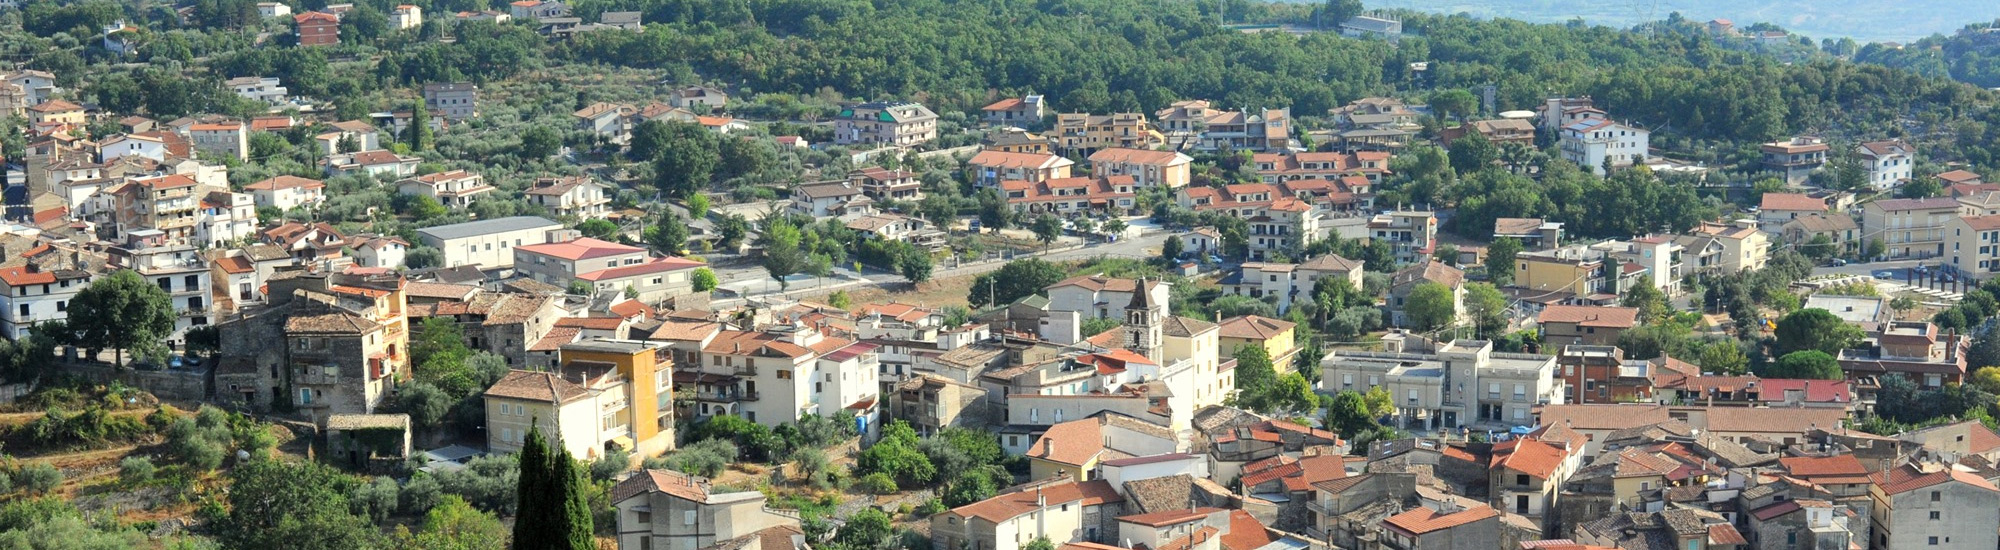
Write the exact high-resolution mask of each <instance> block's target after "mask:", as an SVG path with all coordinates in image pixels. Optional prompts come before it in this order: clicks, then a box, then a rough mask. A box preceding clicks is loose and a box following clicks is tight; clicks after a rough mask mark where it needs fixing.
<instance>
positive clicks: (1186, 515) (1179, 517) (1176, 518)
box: [1118, 508, 1224, 527]
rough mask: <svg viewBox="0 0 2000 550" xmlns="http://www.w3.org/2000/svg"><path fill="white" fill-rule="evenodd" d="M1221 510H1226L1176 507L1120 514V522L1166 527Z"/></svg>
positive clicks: (1204, 516)
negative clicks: (1143, 512) (1125, 514)
mask: <svg viewBox="0 0 2000 550" xmlns="http://www.w3.org/2000/svg"><path fill="white" fill-rule="evenodd" d="M1221 511H1224V510H1223V509H1221V508H1190V509H1179V508H1176V509H1173V510H1162V511H1159V512H1153V513H1150V514H1133V515H1129V516H1119V517H1118V522H1119V523H1137V524H1139V525H1144V526H1147V527H1165V526H1168V525H1177V524H1181V523H1187V522H1190V521H1195V520H1199V519H1203V518H1206V517H1208V515H1209V514H1213V513H1216V512H1221Z"/></svg>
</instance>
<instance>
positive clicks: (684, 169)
mask: <svg viewBox="0 0 2000 550" xmlns="http://www.w3.org/2000/svg"><path fill="white" fill-rule="evenodd" d="M668 134H669V135H668V136H667V138H666V139H665V141H663V142H662V143H661V144H660V148H659V152H658V155H657V156H655V157H654V159H653V184H654V186H655V187H657V188H659V190H660V192H662V193H666V194H667V196H669V197H674V198H682V197H687V196H689V195H692V194H695V193H700V192H702V191H703V190H704V189H706V188H707V187H708V184H709V183H710V182H711V181H712V180H713V178H714V177H715V170H716V169H717V167H719V166H720V165H721V164H722V152H721V150H720V148H719V146H718V145H717V143H716V139H715V137H714V136H713V135H712V133H711V132H709V131H708V130H707V129H705V128H702V127H701V126H700V125H698V124H690V123H673V124H671V125H669V126H668Z"/></svg>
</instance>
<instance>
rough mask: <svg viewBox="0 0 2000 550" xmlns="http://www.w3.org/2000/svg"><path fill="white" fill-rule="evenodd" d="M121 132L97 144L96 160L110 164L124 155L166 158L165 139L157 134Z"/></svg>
mask: <svg viewBox="0 0 2000 550" xmlns="http://www.w3.org/2000/svg"><path fill="white" fill-rule="evenodd" d="M149 134H152V133H151V132H147V133H145V134H122V135H117V136H112V137H111V139H108V140H105V141H104V143H101V144H99V145H98V148H97V157H98V158H97V160H98V162H102V163H105V164H110V163H111V161H115V160H118V159H121V158H125V157H143V158H149V159H153V160H159V161H164V160H167V141H166V139H164V138H162V137H160V136H158V135H149Z"/></svg>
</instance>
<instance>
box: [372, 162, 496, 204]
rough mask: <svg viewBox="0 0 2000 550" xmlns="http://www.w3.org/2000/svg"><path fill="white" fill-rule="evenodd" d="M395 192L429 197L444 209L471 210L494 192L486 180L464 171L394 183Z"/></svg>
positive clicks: (438, 173) (425, 175)
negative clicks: (474, 204) (476, 202)
mask: <svg viewBox="0 0 2000 550" xmlns="http://www.w3.org/2000/svg"><path fill="white" fill-rule="evenodd" d="M396 191H397V192H398V193H402V194H405V195H420V196H425V197H430V198H431V199H434V200H436V201H437V202H438V204H441V205H444V207H445V208H471V207H472V203H473V201H477V200H479V199H481V198H484V197H486V196H487V194H488V193H492V192H493V191H494V188H493V186H491V185H487V184H486V178H485V177H484V176H480V175H479V174H474V173H471V172H467V171H464V170H452V171H449V172H437V173H432V174H424V175H421V176H417V177H413V178H405V179H403V180H400V181H397V182H396Z"/></svg>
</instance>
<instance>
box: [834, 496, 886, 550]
mask: <svg viewBox="0 0 2000 550" xmlns="http://www.w3.org/2000/svg"><path fill="white" fill-rule="evenodd" d="M895 532H896V529H895V526H894V525H893V524H891V519H890V518H889V514H887V513H884V512H883V511H882V510H880V509H878V508H875V507H873V506H870V507H867V508H863V509H861V511H860V512H856V513H855V514H854V515H853V516H849V517H848V518H847V524H846V525H843V526H841V528H840V532H839V533H838V534H835V535H834V536H833V546H834V547H835V548H842V549H857V550H858V549H867V548H879V547H882V546H883V544H884V543H885V542H888V541H891V540H892V539H893V536H892V535H894V534H895Z"/></svg>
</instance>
